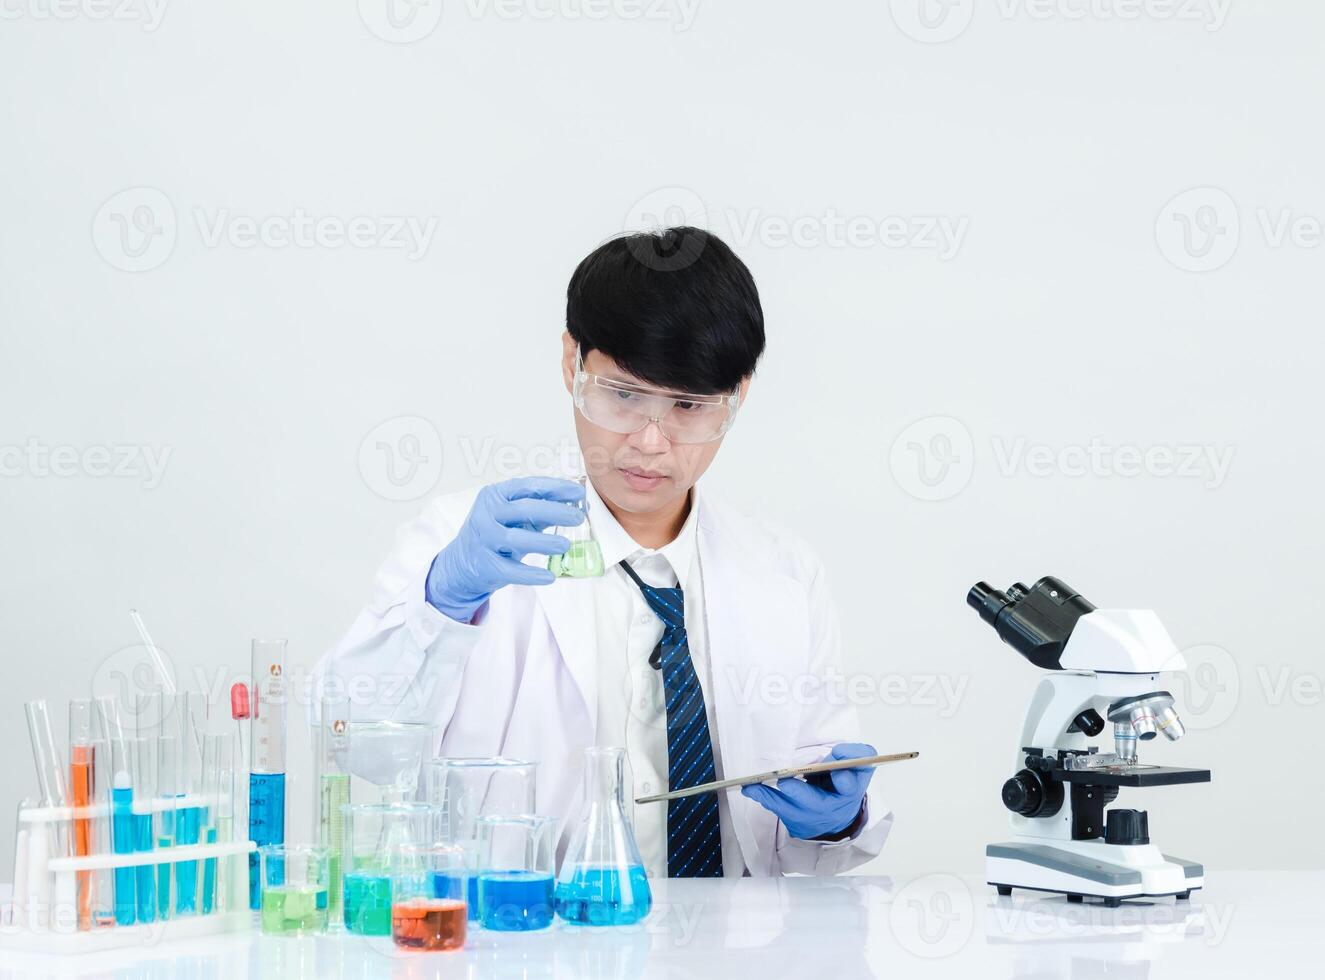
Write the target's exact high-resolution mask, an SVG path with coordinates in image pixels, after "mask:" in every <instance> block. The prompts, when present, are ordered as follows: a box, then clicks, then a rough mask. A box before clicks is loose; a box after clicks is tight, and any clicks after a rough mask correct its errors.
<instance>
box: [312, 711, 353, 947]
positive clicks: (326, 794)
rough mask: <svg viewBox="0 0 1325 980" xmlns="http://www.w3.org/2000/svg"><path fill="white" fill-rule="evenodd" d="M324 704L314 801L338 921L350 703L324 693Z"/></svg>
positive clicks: (317, 744) (332, 909) (320, 716)
mask: <svg viewBox="0 0 1325 980" xmlns="http://www.w3.org/2000/svg"><path fill="white" fill-rule="evenodd" d="M320 707H321V711H320V712H319V714H318V724H317V731H316V733H315V749H314V751H315V753H316V755H315V762H316V764H317V782H316V786H317V790H316V792H317V796H316V797H315V798H314V800H313V805H314V806H315V807H316V813H317V828H318V843H319V844H321V845H322V846H323V847H325V848H326V849H327V865H328V873H329V875H330V878H329V879H328V880H329V886H330V887H329V889H328V892H329V894H328V898H329V900H330V902H331V906H330V910H329V911H330V915H331V918H332V921H336V920H337V919H338V918H339V916H340V913H341V873H342V854H343V852H344V850H345V814H344V811H343V807H344V806H345V805H346V804H347V803H349V802H350V774H349V773H348V772H347V771H346V769H345V766H346V764H347V761H348V752H347V749H348V744H347V743H348V741H349V736H348V729H347V726H348V723H349V714H350V704H349V700H348V699H347V698H333V697H330V696H324V697H323V698H322V700H321V705H320Z"/></svg>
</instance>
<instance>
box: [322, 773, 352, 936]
mask: <svg viewBox="0 0 1325 980" xmlns="http://www.w3.org/2000/svg"><path fill="white" fill-rule="evenodd" d="M349 802H350V777H349V776H348V775H346V774H345V773H328V774H326V775H324V776H323V777H322V802H321V810H319V813H321V815H322V820H321V828H320V831H321V842H322V846H323V847H325V848H326V849H327V852H328V853H327V882H328V887H329V888H330V894H331V914H332V915H333V916H339V915H340V911H341V855H342V854H343V853H344V850H345V814H344V813H343V812H342V811H341V807H343V806H344V805H345V804H347V803H349Z"/></svg>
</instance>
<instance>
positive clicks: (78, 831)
mask: <svg viewBox="0 0 1325 980" xmlns="http://www.w3.org/2000/svg"><path fill="white" fill-rule="evenodd" d="M92 757H93V747H92V702H91V701H90V700H87V699H84V698H79V699H75V700H73V701H70V702H69V805H70V806H72V807H73V808H74V811H75V812H74V821H73V823H74V836H73V842H72V843H73V853H74V856H75V857H86V856H87V855H89V854H91V853H92V847H93V828H92V819H91V816H90V812H89V808H90V807H91V806H92V803H93V795H92ZM77 882H78V929H79V931H80V932H87V931H88V930H89V929H91V928H92V905H93V888H94V880H93V875H92V872H91V871H79V872H78V874H77Z"/></svg>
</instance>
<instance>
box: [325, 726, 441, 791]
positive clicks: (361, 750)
mask: <svg viewBox="0 0 1325 980" xmlns="http://www.w3.org/2000/svg"><path fill="white" fill-rule="evenodd" d="M333 723H334V722H333ZM344 736H345V737H344V740H343V741H339V740H338V741H337V742H336V743H334V744H333V745H332V746H331V750H332V752H333V759H332V761H331V763H330V765H335V764H336V760H337V758H339V754H340V753H341V752H342V751H343V754H344V763H343V765H341V766H340V771H342V772H346V773H349V774H350V775H351V776H353V777H354V778H355V779H356V780H362V781H363V782H366V783H370V784H371V785H372V786H374V787H376V791H375V795H376V798H377V802H380V803H405V802H409V801H411V800H416V799H417V798H418V795H419V774H420V772H421V771H422V769H423V762H424V760H425V759H428V758H430V757H431V756H432V752H433V747H434V746H435V745H436V743H437V726H435V725H423V724H417V723H406V722H396V721H351V722H346V723H345V725H344ZM342 747H343V748H342ZM347 789H348V791H349V797H350V798H351V799H354V800H362V801H363V802H365V803H366V802H371V801H372V798H373V796H374V792H373V791H371V790H369V791H367V792H366V793H365V794H361V793H360V792H359V791H360V790H362V789H364V787H362V786H357V787H353V788H350V787H347Z"/></svg>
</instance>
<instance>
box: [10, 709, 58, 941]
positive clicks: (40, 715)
mask: <svg viewBox="0 0 1325 980" xmlns="http://www.w3.org/2000/svg"><path fill="white" fill-rule="evenodd" d="M23 710H24V712H25V714H26V715H27V719H28V735H29V737H30V738H31V739H32V761H33V763H34V765H35V766H36V769H37V787H38V792H39V794H40V799H39V800H36V801H34V802H33V804H32V805H33V806H42V807H52V806H66V805H68V803H69V796H68V789H67V784H66V781H65V768H64V760H63V758H62V757H61V755H60V751H59V749H57V748H56V746H55V736H54V735H53V734H52V732H51V715H50V709H49V708H48V707H47V704H46V702H45V701H29V702H27V703H26V704H25V705H24V706H23ZM15 826H16V827H17V830H18V832H17V834H16V837H17V838H18V839H17V841H16V843H15V848H16V849H20V848H21V849H22V865H21V867H22V870H23V871H24V872H25V875H24V877H25V878H27V882H28V887H27V895H26V898H27V901H28V908H27V909H26V910H25V909H22V908H21V907H20V899H21V898H23V897H24V896H23V895H22V894H21V893H20V891H19V888H18V882H19V869H20V865H19V858H18V857H17V856H16V858H15V864H14V897H15V908H16V909H17V910H18V911H19V912H21V913H22V912H26V915H27V919H28V923H29V927H30V928H33V929H40V928H44V927H45V926H46V925H47V922H48V918H49V917H48V914H47V912H48V907H49V905H50V899H51V893H50V875H48V874H45V873H44V872H40V871H38V870H37V869H40V868H45V866H46V862H47V861H48V860H49V859H50V858H52V857H63V856H64V855H66V854H67V853H68V850H67V849H66V848H67V846H68V842H69V837H70V835H69V833H68V828H67V825H66V824H63V823H58V824H52V823H46V822H44V821H37V822H35V823H33V824H31V825H30V826H27V827H25V826H24V825H22V824H15ZM29 868H31V869H33V873H32V874H31V875H30V876H28V875H27V874H26V872H27V870H28V869H29Z"/></svg>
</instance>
